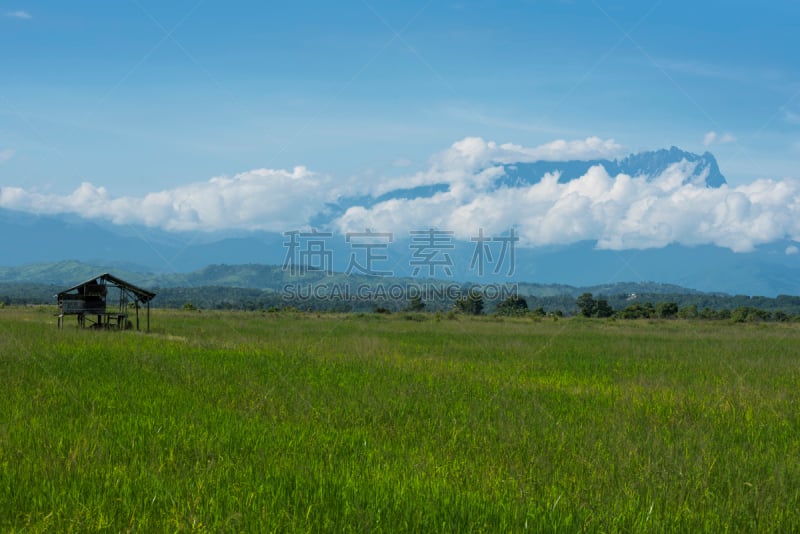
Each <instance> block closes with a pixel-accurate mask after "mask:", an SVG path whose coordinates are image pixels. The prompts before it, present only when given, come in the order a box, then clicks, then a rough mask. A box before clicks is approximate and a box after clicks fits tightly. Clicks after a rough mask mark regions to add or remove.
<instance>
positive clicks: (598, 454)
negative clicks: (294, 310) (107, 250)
mask: <svg viewBox="0 0 800 534" xmlns="http://www.w3.org/2000/svg"><path fill="white" fill-rule="evenodd" d="M422 317H424V320H421V321H416V320H415V321H408V320H405V318H404V317H403V316H402V315H392V316H378V315H364V316H356V315H351V316H348V315H322V316H317V315H312V314H281V313H276V314H271V313H264V314H261V313H237V312H225V313H223V312H220V313H209V312H203V313H198V312H177V311H174V312H167V311H157V312H155V313H154V317H153V325H154V331H153V332H152V333H151V334H149V335H144V334H138V333H134V332H92V331H80V330H76V329H73V328H67V329H65V330H62V331H57V330H56V329H55V325H54V320H53V318H52V316H51V314H50V311H49V310H47V309H39V310H37V309H3V310H0V381H1V382H2V387H3V390H4V393H3V394H2V395H0V528H2V529H3V530H10V531H30V532H43V531H52V530H59V531H69V530H76V531H86V530H89V531H96V530H112V531H119V530H128V529H130V530H139V531H184V530H201V531H202V530H207V531H215V532H216V531H260V532H263V531H287V530H289V531H321V530H322V531H325V530H336V531H377V532H381V531H383V532H398V531H424V532H428V531H453V532H473V531H489V532H497V531H519V530H524V529H525V528H528V529H530V530H534V531H567V532H574V531H611V532H617V531H676V530H677V531H714V532H716V531H726V530H727V531H731V530H732V531H792V530H798V529H800V511H799V510H800V411H798V405H799V402H798V401H800V343H798V341H800V329H798V326H797V325H781V324H771V325H768V326H763V325H731V324H727V323H691V322H683V321H671V322H653V323H649V322H628V321H626V322H624V323H622V322H604V321H581V320H561V321H558V322H548V321H540V322H533V321H530V320H525V319H519V320H517V319H506V320H502V321H501V320H495V319H491V318H475V319H466V318H460V319H458V320H446V319H445V320H438V319H436V318H435V317H434V316H424V315H423V316H422Z"/></svg>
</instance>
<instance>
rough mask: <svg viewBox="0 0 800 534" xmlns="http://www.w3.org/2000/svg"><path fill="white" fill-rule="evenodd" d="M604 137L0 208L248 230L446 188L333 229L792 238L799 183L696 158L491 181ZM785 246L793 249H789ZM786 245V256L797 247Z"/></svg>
mask: <svg viewBox="0 0 800 534" xmlns="http://www.w3.org/2000/svg"><path fill="white" fill-rule="evenodd" d="M618 147H619V145H617V144H616V143H614V142H613V141H603V140H600V139H597V138H589V139H587V140H584V141H571V142H567V141H558V142H554V143H549V144H547V145H542V146H540V147H536V148H532V149H529V148H523V147H519V146H516V145H497V144H496V143H493V142H491V141H484V140H483V139H480V138H466V139H463V140H461V141H458V142H456V143H454V144H453V145H452V146H451V147H450V148H449V149H447V150H445V151H443V152H441V153H439V154H437V155H436V156H434V157H433V158H432V160H431V164H430V167H429V168H428V169H426V170H424V171H421V172H418V173H416V174H413V175H410V176H406V177H403V178H401V179H398V180H386V181H383V182H381V181H376V182H375V183H373V184H371V185H368V186H367V189H369V190H371V191H365V186H364V185H363V183H361V182H363V180H351V181H349V182H344V183H343V182H336V181H334V180H333V179H332V178H331V177H329V176H326V175H322V174H317V173H314V172H311V171H309V170H308V169H306V168H305V167H296V168H294V169H293V170H290V171H289V170H273V169H257V170H252V171H249V172H245V173H241V174H237V175H235V176H232V177H227V176H223V177H218V178H213V179H211V180H208V181H206V182H196V183H191V184H187V185H184V186H181V187H176V188H173V189H167V190H163V191H158V192H153V193H149V194H146V195H144V196H137V197H134V196H121V197H114V196H113V195H112V194H111V193H110V191H109V190H107V189H106V188H104V187H98V186H95V185H92V184H90V183H84V184H81V186H80V187H78V188H77V189H75V191H73V192H72V193H70V194H69V195H53V194H45V193H39V192H35V191H27V190H25V189H21V188H15V187H3V188H0V207H4V208H9V209H17V210H23V211H29V212H34V213H51V214H52V213H75V214H79V215H81V216H86V217H93V218H102V219H106V220H110V221H112V222H114V223H117V224H128V223H130V224H144V225H147V226H151V227H160V228H164V229H167V230H208V231H212V230H224V229H249V230H268V231H274V232H285V231H288V230H294V229H303V228H308V227H309V226H310V224H311V222H312V221H319V220H328V219H329V218H330V217H331V215H326V213H327V204H328V203H330V202H335V201H336V200H337V199H340V198H346V197H352V196H355V195H363V194H365V193H367V192H372V193H373V194H376V193H377V194H380V193H382V192H387V191H391V190H395V189H402V188H410V187H414V186H416V185H423V184H432V183H443V184H447V186H448V187H447V190H446V191H443V192H439V193H437V194H434V195H432V196H428V197H420V198H412V199H402V198H398V199H393V200H388V201H385V202H380V203H377V204H374V205H361V206H353V207H350V208H349V209H348V210H347V211H346V212H345V213H344V214H342V215H340V216H339V217H338V218H336V219H334V220H332V221H331V229H333V230H336V231H339V232H342V233H344V232H347V231H364V229H366V228H370V229H373V230H375V231H379V232H389V231H391V232H395V233H396V234H397V235H407V233H408V231H409V230H413V229H418V228H426V227H438V228H441V229H446V230H452V231H454V232H455V235H456V236H457V237H458V238H462V239H469V238H470V237H473V236H474V235H476V233H477V231H478V230H479V229H480V228H483V229H484V231H485V232H486V233H487V235H489V234H491V235H499V234H502V233H504V232H506V231H507V230H508V229H509V228H512V227H513V228H515V229H516V230H517V233H518V235H519V236H520V238H521V243H520V244H521V245H524V246H540V245H550V244H568V243H574V242H577V241H585V240H591V241H595V242H597V246H598V247H599V248H604V249H614V250H620V249H630V248H652V247H663V246H666V245H668V244H671V243H681V244H684V245H701V244H714V245H717V246H721V247H727V248H730V249H731V250H734V251H737V252H747V251H750V250H752V249H753V248H754V247H756V246H758V245H760V244H763V243H769V242H774V241H776V240H780V239H791V240H795V241H800V180H793V179H786V180H779V181H778V180H768V179H760V180H757V181H755V182H752V183H749V184H745V185H740V186H737V187H731V186H728V185H723V186H722V187H719V188H710V187H706V186H705V184H704V182H703V180H702V175H701V176H700V179H698V175H699V174H701V173H698V172H696V165H697V164H696V163H690V162H688V161H686V160H684V161H681V162H677V163H674V164H672V165H671V166H669V167H668V168H667V169H666V170H664V171H663V172H662V173H661V174H660V175H658V176H628V175H625V174H619V175H616V176H612V175H609V174H608V172H607V170H606V169H605V168H604V167H602V166H600V165H598V166H594V167H592V168H590V169H589V170H588V171H587V172H586V174H585V175H584V176H581V177H580V178H578V179H575V180H571V181H569V182H566V183H560V182H559V176H558V175H557V174H548V175H545V176H544V177H543V178H542V179H541V180H540V181H539V182H537V183H528V184H522V185H517V186H498V183H497V179H498V178H500V177H501V176H502V175H503V173H504V167H503V165H504V164H505V163H506V162H519V161H533V160H535V159H536V158H547V159H557V158H561V159H578V158H580V159H587V158H590V157H599V156H601V155H603V154H607V153H609V152H610V151H614V150H618ZM790 249H791V247H790ZM790 249H787V250H786V253H787V254H793V253H796V251H794V252H793V250H794V249H792V250H790Z"/></svg>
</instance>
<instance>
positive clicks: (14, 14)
mask: <svg viewBox="0 0 800 534" xmlns="http://www.w3.org/2000/svg"><path fill="white" fill-rule="evenodd" d="M6 17H11V18H14V19H23V20H30V19H32V18H33V17H32V16H31V14H30V13H28V12H27V11H22V10H21V9H19V10H16V11H6Z"/></svg>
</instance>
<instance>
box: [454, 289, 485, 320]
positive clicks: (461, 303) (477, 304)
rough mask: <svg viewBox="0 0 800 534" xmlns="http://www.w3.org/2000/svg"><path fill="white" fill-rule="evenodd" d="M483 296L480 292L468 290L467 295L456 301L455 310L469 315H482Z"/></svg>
mask: <svg viewBox="0 0 800 534" xmlns="http://www.w3.org/2000/svg"><path fill="white" fill-rule="evenodd" d="M483 306H484V305H483V295H482V294H481V293H480V291H475V290H472V289H470V290H469V291H468V292H467V294H466V295H465V296H463V297H461V298H459V299H458V300H456V310H458V311H459V312H461V313H467V314H470V315H481V314H482V313H483Z"/></svg>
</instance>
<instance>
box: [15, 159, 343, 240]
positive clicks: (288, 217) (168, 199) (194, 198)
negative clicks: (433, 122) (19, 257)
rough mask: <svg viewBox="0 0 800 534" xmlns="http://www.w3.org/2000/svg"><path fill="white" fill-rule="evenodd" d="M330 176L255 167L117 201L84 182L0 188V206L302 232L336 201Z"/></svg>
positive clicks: (126, 220) (150, 222)
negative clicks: (53, 190) (42, 188)
mask: <svg viewBox="0 0 800 534" xmlns="http://www.w3.org/2000/svg"><path fill="white" fill-rule="evenodd" d="M337 194H338V193H337V189H336V188H334V187H332V183H331V180H330V178H329V177H327V176H322V175H319V174H316V173H313V172H311V171H309V170H308V169H306V168H305V167H295V168H294V169H293V170H292V171H286V170H273V169H257V170H253V171H249V172H245V173H241V174H237V175H235V176H233V177H224V176H223V177H217V178H212V179H211V180H209V181H207V182H198V183H193V184H189V185H185V186H181V187H177V188H174V189H168V190H164V191H158V192H154V193H149V194H147V195H145V196H142V197H127V196H123V197H118V198H114V197H112V195H111V194H110V193H109V192H108V190H107V189H106V188H104V187H96V186H94V185H92V184H90V183H83V184H81V185H80V187H78V188H77V189H76V190H75V191H73V192H72V193H70V194H69V195H65V196H60V195H49V194H41V193H36V192H29V191H26V190H24V189H21V188H15V187H4V188H0V207H4V208H9V209H16V210H23V211H29V212H34V213H46V214H47V213H49V214H54V213H76V214H79V215H81V216H85V217H91V218H103V219H108V220H111V221H112V222H114V223H116V224H144V225H146V226H150V227H160V228H164V229H166V230H175V231H180V230H220V229H230V228H238V229H252V230H270V231H285V230H286V229H287V228H301V227H305V225H307V224H308V221H309V220H310V219H311V218H312V217H314V216H315V215H317V214H319V213H320V212H322V211H323V210H324V209H325V204H326V203H327V202H331V201H333V200H335V196H336V195H337Z"/></svg>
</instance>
